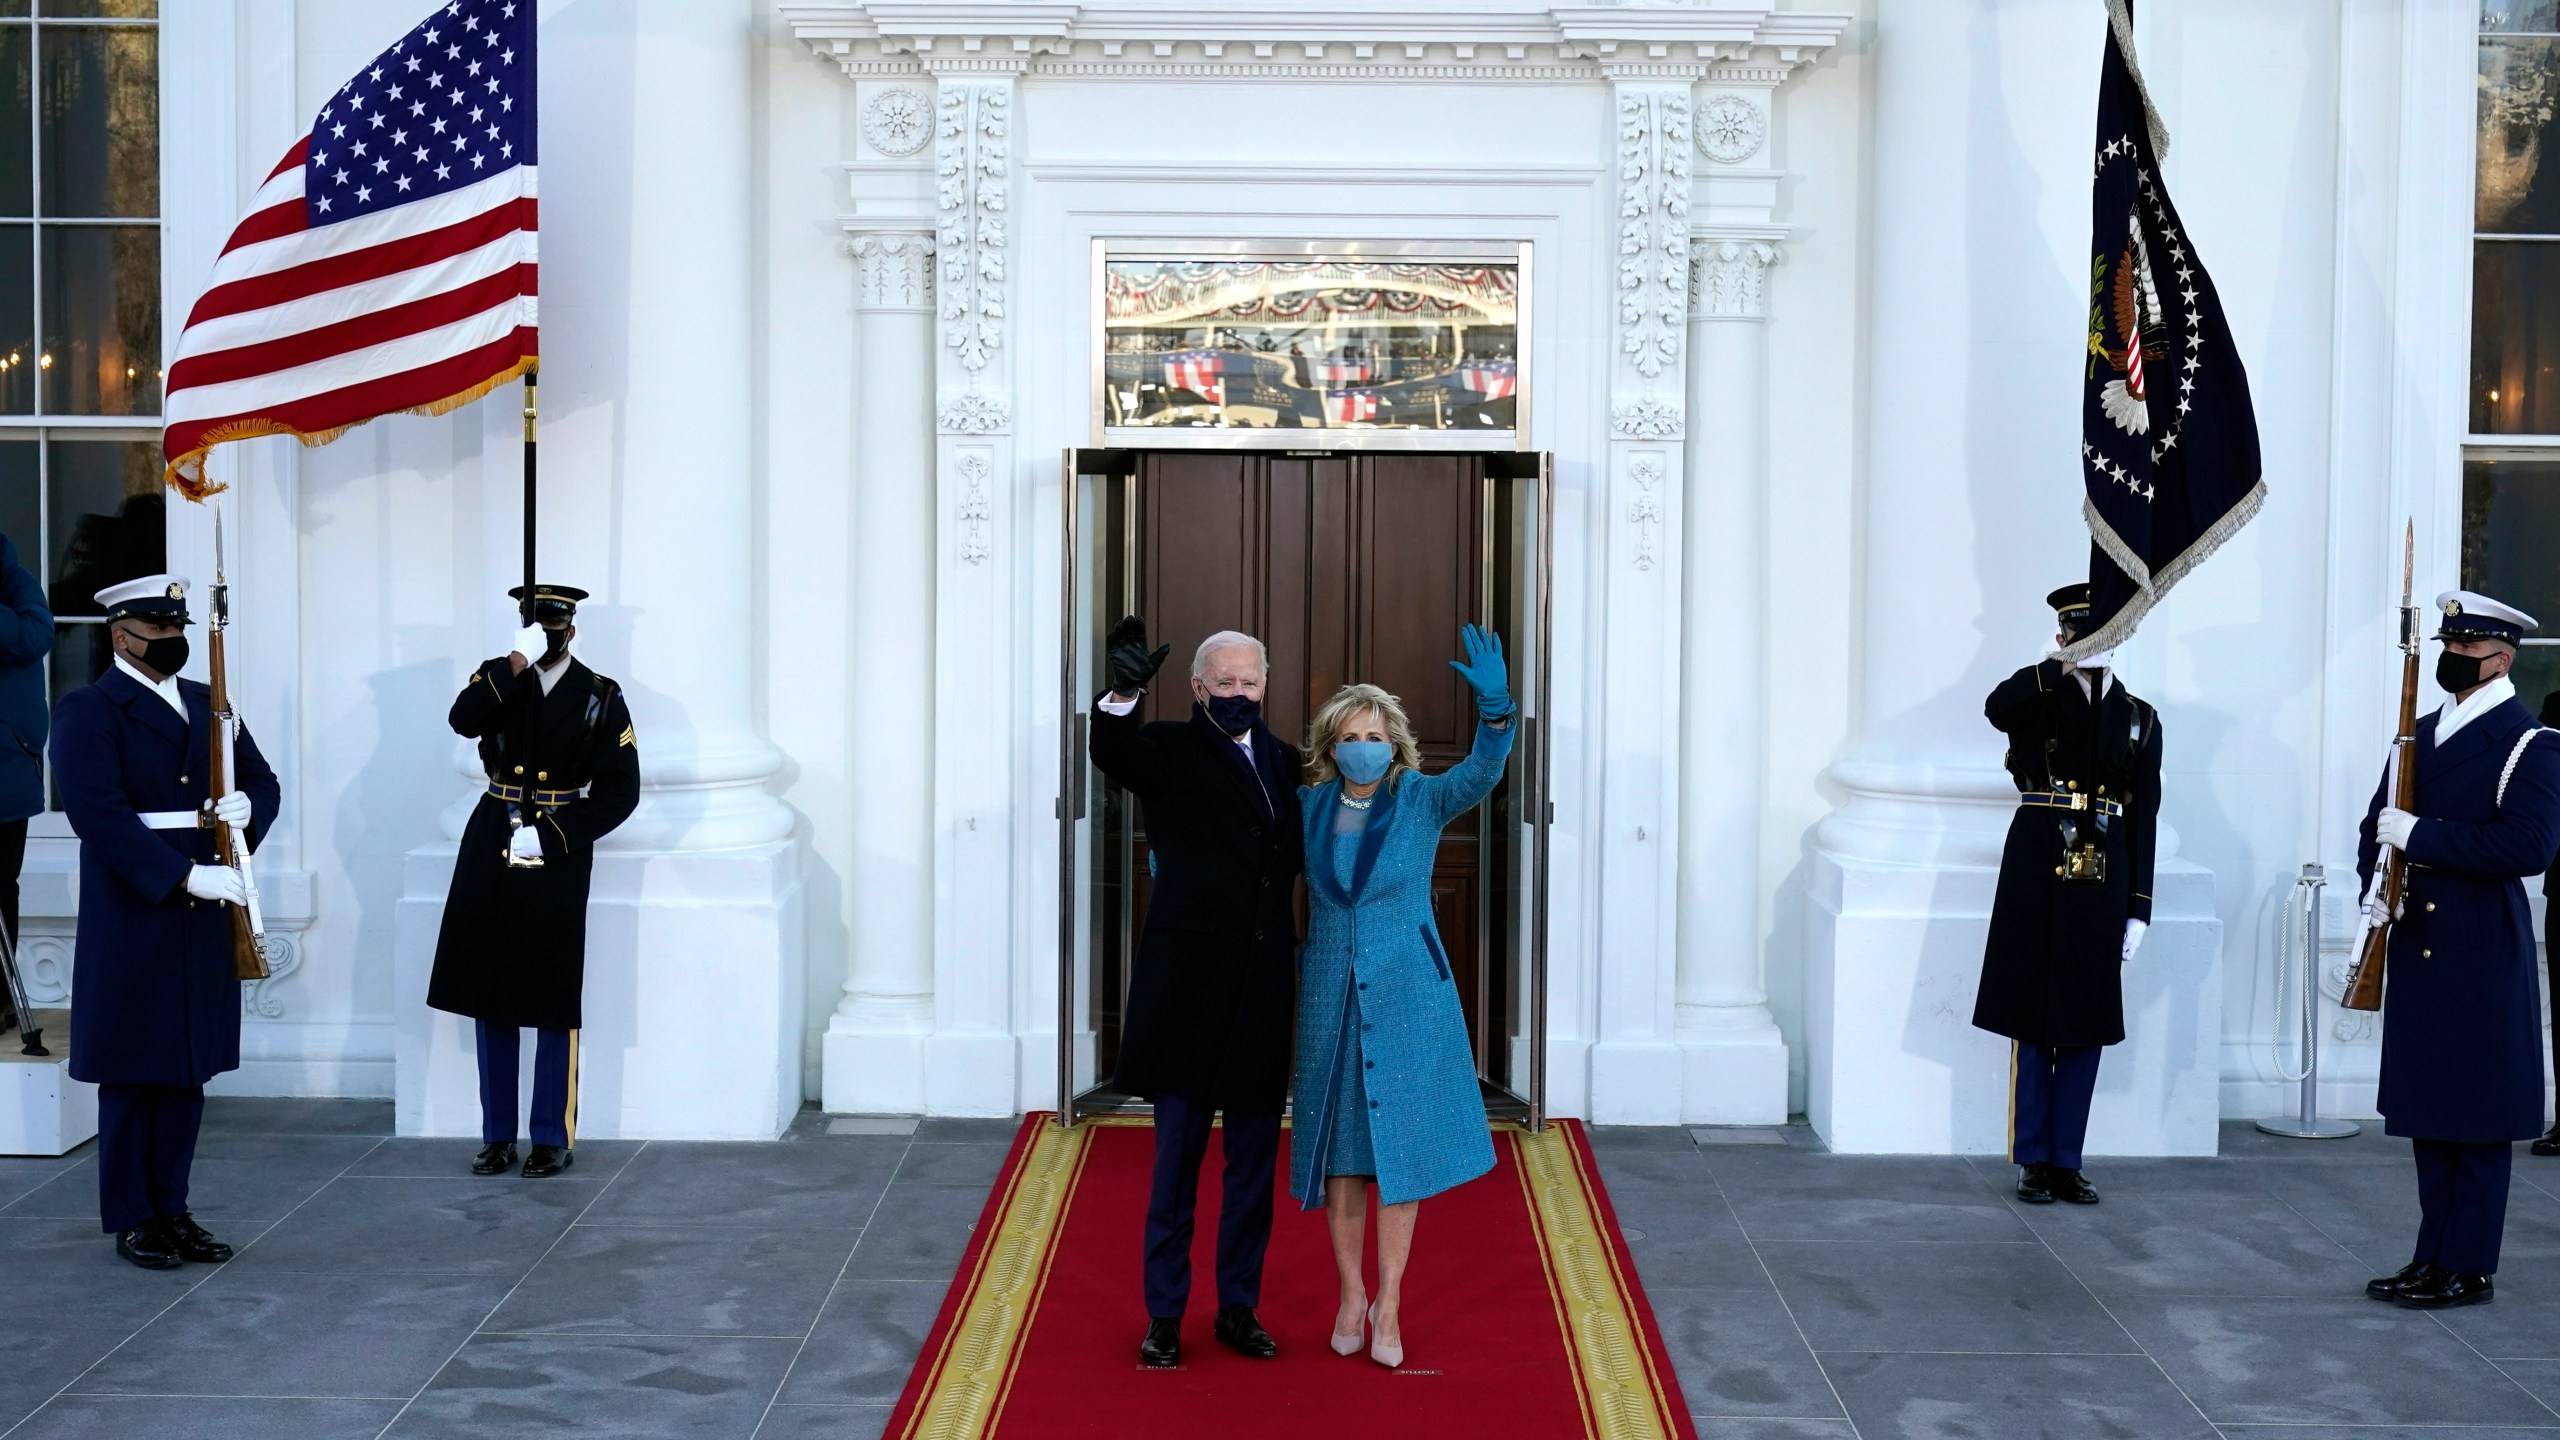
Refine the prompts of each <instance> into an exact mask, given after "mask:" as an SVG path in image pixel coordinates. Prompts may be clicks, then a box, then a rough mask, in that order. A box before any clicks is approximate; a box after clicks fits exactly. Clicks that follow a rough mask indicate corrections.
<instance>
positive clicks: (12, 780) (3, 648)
mask: <svg viewBox="0 0 2560 1440" xmlns="http://www.w3.org/2000/svg"><path fill="white" fill-rule="evenodd" d="M51 653H53V611H52V610H51V609H50V608H48V607H47V606H46V605H45V603H44V587H43V586H42V585H39V584H37V583H36V577H35V576H33V575H30V574H28V573H27V567H26V566H25V565H24V564H23V563H21V562H20V561H19V559H18V547H17V546H16V545H13V544H11V543H10V541H9V537H8V536H6V535H0V823H6V822H8V821H11V820H24V819H26V818H27V817H28V816H30V815H33V814H35V813H36V812H37V811H39V810H42V809H43V808H44V737H45V704H44V691H45V684H44V657H45V656H47V655H49V654H51Z"/></svg>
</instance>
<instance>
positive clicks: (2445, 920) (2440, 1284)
mask: <svg viewBox="0 0 2560 1440" xmlns="http://www.w3.org/2000/svg"><path fill="white" fill-rule="evenodd" d="M2436 608H2437V609H2438V610H2439V611H2441V612H2442V614H2443V617H2444V618H2443V622H2442V624H2441V625H2440V626H2439V628H2438V629H2437V631H2436V638H2437V639H2439V640H2442V641H2443V642H2444V647H2445V648H2444V652H2443V653H2442V654H2441V655H2439V656H2438V657H2437V660H2436V684H2437V686H2438V687H2439V688H2441V689H2442V690H2444V692H2445V693H2446V694H2447V695H2449V696H2451V697H2452V698H2451V699H2449V700H2447V701H2446V702H2445V704H2444V706H2443V708H2442V709H2440V710H2438V711H2437V712H2436V713H2435V714H2433V715H2429V716H2427V717H2426V718H2425V719H2422V720H2420V721H2419V722H2418V733H2417V743H2416V744H2415V745H2414V746H2413V747H2411V750H2412V753H2411V755H2410V763H2412V764H2414V765H2416V767H2417V797H2416V800H2415V801H2414V808H2413V809H2409V810H2401V809H2398V808H2396V807H2394V806H2393V805H2392V803H2391V801H2392V796H2391V794H2390V792H2389V790H2388V789H2387V788H2385V787H2387V786H2388V785H2389V783H2390V782H2389V777H2388V775H2387V774H2386V776H2385V779H2384V785H2383V786H2382V787H2376V789H2375V791H2374V796H2373V803H2372V804H2371V805H2369V806H2368V807H2366V811H2365V819H2364V824H2363V826H2362V828H2361V830H2360V831H2359V833H2358V837H2357V840H2358V843H2357V847H2356V868H2357V874H2358V876H2359V878H2361V879H2362V880H2363V881H2364V882H2365V884H2366V887H2367V889H2366V893H2367V894H2368V895H2370V894H2372V893H2373V892H2372V889H2371V885H2372V876H2373V871H2374V867H2375V865H2376V864H2377V863H2378V862H2379V861H2380V860H2381V858H2382V847H2384V846H2390V847H2392V848H2394V849H2397V850H2399V851H2400V852H2401V853H2402V854H2404V855H2406V856H2407V857H2408V860H2409V868H2408V874H2407V882H2406V884H2405V885H2404V886H2403V888H2402V891H2401V905H2400V913H2399V915H2398V917H2397V918H2396V919H2393V920H2392V921H2391V922H2390V923H2391V940H2390V945H2389V947H2388V950H2387V953H2386V955H2385V957H2384V966H2383V972H2382V984H2383V995H2382V1013H2383V1025H2382V1080H2381V1085H2380V1088H2379V1090H2378V1091H2377V1093H2376V1101H2377V1103H2378V1104H2379V1106H2380V1108H2381V1110H2382V1122H2383V1124H2382V1128H2383V1131H2384V1133H2386V1134H2390V1135H2402V1136H2406V1137H2408V1140H2409V1149H2410V1154H2411V1156H2412V1158H2413V1159H2414V1160H2415V1161H2416V1163H2417V1167H2418V1211H2419V1216H2420V1221H2419V1225H2418V1243H2417V1246H2416V1248H2415V1250H2414V1251H2413V1253H2412V1254H2411V1255H2410V1257H2409V1263H2408V1264H2407V1265H2405V1266H2403V1267H2402V1268H2401V1269H2400V1271H2399V1273H2397V1274H2395V1275H2389V1276H2385V1277H2383V1278H2382V1279H2379V1280H2376V1281H2374V1282H2373V1283H2372V1284H2370V1285H2367V1286H2366V1287H2365V1293H2366V1294H2368V1295H2371V1296H2372V1297H2373V1298H2375V1299H2377V1300H2396V1301H2398V1302H2400V1303H2401V1304H2403V1305H2408V1306H2413V1307H2416V1308H2419V1309H2440V1308H2444V1307H2447V1306H2455V1305H2476V1304H2479V1303H2480V1302H2482V1301H2484V1300H2487V1299H2489V1298H2490V1297H2491V1295H2492V1294H2493V1293H2494V1285H2493V1283H2492V1281H2491V1278H2490V1277H2491V1276H2493V1275H2495V1274H2496V1273H2497V1269H2498V1249H2499V1242H2500V1240H2501V1239H2502V1238H2503V1236H2504V1234H2505V1231H2506V1221H2507V1181H2508V1174H2509V1171H2510V1169H2511V1168H2512V1166H2513V1164H2514V1160H2515V1149H2514V1143H2515V1142H2516V1141H2518V1140H2529V1139H2532V1138H2533V1137H2534V1135H2536V1134H2537V1133H2539V1132H2540V1130H2541V1129H2542V1016H2541V1003H2540V1001H2541V997H2540V995H2539V993H2538V992H2539V990H2540V988H2541V987H2540V986H2539V984H2538V983H2537V982H2536V978H2535V975H2534V968H2535V967H2534V947H2533V941H2534V935H2533V908H2532V905H2531V902H2529V901H2528V900H2527V899H2526V897H2525V893H2524V877H2525V876H2528V875H2539V874H2541V873H2543V872H2544V871H2545V870H2547V869H2548V868H2549V867H2550V865H2551V861H2552V856H2553V853H2554V851H2555V850H2560V735H2552V734H2548V733H2545V732H2544V731H2543V730H2542V728H2541V727H2540V726H2538V725H2536V724H2535V723H2534V719H2533V712H2532V711H2531V710H2528V709H2526V708H2525V705H2524V702H2522V701H2520V700H2518V699H2517V698H2516V693H2515V682H2514V681H2512V680H2510V679H2508V678H2507V676H2508V672H2509V671H2510V670H2512V669H2513V668H2514V666H2515V657H2516V642H2517V641H2519V640H2521V639H2522V638H2523V637H2524V633H2525V632H2526V631H2527V630H2530V629H2532V628H2533V625H2534V620H2533V617H2532V616H2530V615H2527V614H2525V613H2524V612H2523V611H2521V610H2518V609H2516V608H2514V607H2513V606H2510V605H2503V604H2500V603H2499V602H2498V601H2496V600H2492V599H2490V598H2489V597H2488V596H2485V595H2479V594H2475V593H2473V592H2471V591H2468V590H2455V591H2450V592H2448V593H2446V594H2443V595H2439V596H2437V597H2436ZM2371 903H2372V904H2373V906H2374V908H2375V909H2376V910H2377V911H2378V910H2379V909H2380V906H2381V901H2380V899H2379V897H2378V896H2377V897H2376V898H2374V899H2373V900H2372V902H2371ZM2382 918H2384V917H2382V916H2380V915H2378V914H2377V915H2374V916H2369V917H2368V919H2369V921H2373V922H2379V921H2380V920H2381V919H2382Z"/></svg>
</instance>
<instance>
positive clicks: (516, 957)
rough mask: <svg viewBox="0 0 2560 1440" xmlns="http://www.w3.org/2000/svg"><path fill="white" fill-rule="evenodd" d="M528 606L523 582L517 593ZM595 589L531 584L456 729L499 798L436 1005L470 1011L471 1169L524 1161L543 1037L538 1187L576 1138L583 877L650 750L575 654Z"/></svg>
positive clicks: (463, 861)
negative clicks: (506, 648)
mask: <svg viewBox="0 0 2560 1440" xmlns="http://www.w3.org/2000/svg"><path fill="white" fill-rule="evenodd" d="M507 594H508V596H509V598H511V599H515V600H517V601H522V600H523V598H524V589H523V587H522V586H518V587H517V588H515V589H513V590H510V591H508V592H507ZM586 598H587V592H586V591H584V590H576V589H572V588H570V587H569V586H566V585H537V586H535V587H534V599H533V619H534V623H533V624H530V625H527V626H525V627H524V629H523V630H521V631H519V632H517V635H516V641H515V648H514V649H513V650H512V651H510V652H509V653H507V654H505V655H500V656H498V657H496V658H495V659H492V660H488V661H484V662H482V664H481V665H480V668H479V669H477V670H475V671H473V672H472V675H471V678H470V679H469V680H467V681H465V682H464V683H463V686H462V693H461V694H460V695H458V696H456V697H455V698H454V702H453V711H452V714H451V716H450V718H451V721H452V724H453V728H454V733H456V734H459V735H464V736H468V737H470V738H471V739H473V740H477V741H479V742H480V764H481V767H482V768H483V769H484V770H486V771H487V772H488V775H489V792H488V793H487V794H486V795H483V796H481V797H480V803H479V805H478V807H477V808H475V809H474V810H473V811H472V812H471V820H470V823H469V824H467V825H465V826H464V827H463V831H462V848H461V851H460V853H458V854H457V855H455V857H454V861H453V889H452V891H451V893H450V894H448V895H447V896H446V899H445V906H444V930H443V933H442V934H440V935H439V936H438V937H437V939H436V964H435V971H434V974H433V975H432V977H431V978H430V979H429V980H428V982H427V1003H428V1004H429V1005H431V1006H434V1007H435V1008H436V1009H438V1010H445V1011H450V1012H451V1013H453V1014H456V1015H467V1016H469V1017H470V1018H471V1021H472V1032H473V1036H474V1039H475V1041H476V1044H477V1046H478V1049H479V1056H480V1140H481V1143H482V1145H483V1147H484V1148H483V1149H482V1150H481V1151H480V1154H479V1156H478V1157H477V1158H475V1159H474V1160H473V1161H472V1162H471V1173H472V1174H474V1175H503V1174H505V1173H507V1172H508V1171H510V1170H512V1169H514V1168H515V1165H516V1135H517V1129H516V1095H517V1086H516V1076H517V1067H518V1065H519V1064H520V1063H521V1059H522V1055H523V1048H524V1042H523V1037H522V1036H521V1035H520V1034H518V1032H519V1031H520V1030H525V1029H530V1030H532V1031H533V1032H534V1033H535V1042H534V1059H533V1110H532V1115H531V1118H530V1122H529V1126H528V1128H529V1130H530V1132H531V1138H532V1141H533V1148H532V1149H531V1150H530V1151H528V1152H526V1154H525V1156H524V1174H525V1176H526V1178H528V1179H540V1178H542V1177H543V1176H546V1175H557V1174H559V1173H560V1172H561V1171H562V1170H565V1169H567V1168H568V1167H569V1165H570V1163H571V1161H572V1160H573V1159H574V1156H573V1155H572V1154H571V1151H570V1146H571V1144H572V1143H573V1142H574V1141H575V1140H576V1138H577V1119H578V1026H579V1018H580V1017H579V1004H580V997H581V995H582V993H583V991H584V987H585V979H586V963H587V883H588V880H589V878H590V876H591V875H592V874H593V872H594V868H595V846H596V842H597V841H598V840H601V839H603V838H604V837H605V836H607V835H609V834H611V833H613V829H614V827H615V826H617V825H620V824H621V823H622V822H623V821H624V820H626V819H629V818H630V816H631V811H632V808H633V807H634V806H636V805H638V804H639V803H640V751H639V748H638V741H637V740H636V739H635V738H634V736H633V735H632V731H631V711H630V709H629V708H628V707H627V706H625V705H624V703H623V699H622V687H621V686H619V685H617V684H615V683H614V682H613V681H611V680H608V679H606V678H605V677H604V676H602V675H599V674H597V673H596V672H594V671H593V670H590V669H588V668H587V667H586V665H585V663H584V662H582V661H580V660H579V659H578V658H577V657H575V656H573V655H571V654H570V653H569V645H570V642H571V641H573V640H575V639H576V638H577V635H578V627H577V624H576V620H577V615H578V602H579V601H581V600H584V599H586Z"/></svg>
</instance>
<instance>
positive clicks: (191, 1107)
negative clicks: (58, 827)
mask: <svg viewBox="0 0 2560 1440" xmlns="http://www.w3.org/2000/svg"><path fill="white" fill-rule="evenodd" d="M186 586H187V582H186V581H185V580H183V579H181V578H179V577H177V576H174V575H151V576H145V577H143V578H142V579H139V580H134V581H130V582H128V583H125V584H122V585H115V586H110V587H109V588H107V589H105V590H102V591H100V592H98V604H99V606H100V607H101V608H103V609H104V611H105V612H106V615H107V620H108V636H109V643H111V644H112V645H113V646H114V647H115V649H114V654H115V659H114V660H113V661H112V662H111V663H110V664H109V666H108V668H107V671H106V673H104V674H102V675H100V676H99V677H98V679H97V681H96V682H95V683H94V684H90V685H84V686H82V687H81V688H79V689H77V690H74V691H72V692H70V693H69V694H67V695H64V696H63V697H62V703H61V704H59V705H58V706H56V707H55V708H54V715H53V752H52V753H53V774H54V783H55V784H56V785H58V786H59V787H60V788H61V792H62V809H63V813H64V814H65V816H67V817H68V818H69V820H70V822H71V830H72V833H73V834H75V835H78V836H79V837H80V931H79V937H78V939H76V940H75V941H74V942H73V946H72V962H71V1077H72V1078H73V1079H75V1080H86V1081H89V1082H91V1083H93V1084H95V1085H96V1086H97V1087H98V1215H99V1219H100V1220H101V1221H102V1222H103V1223H104V1225H105V1227H106V1230H107V1233H109V1234H111V1235H113V1236H115V1237H116V1253H117V1254H119V1255H122V1256H123V1257H124V1258H126V1259H127V1260H130V1261H132V1262H133V1263H134V1264H136V1265H140V1266H142V1267H143V1268H144V1269H147V1270H166V1269H169V1268H171V1267H172V1266H175V1265H178V1264H181V1263H183V1262H185V1261H189V1260H193V1261H197V1262H200V1263H207V1264H211V1263H217V1262H220V1261H224V1260H228V1259H230V1258H231V1247H230V1246H228V1245H225V1244H223V1243H222V1242H221V1241H219V1240H216V1239H214V1238H213V1236H212V1235H211V1234H209V1233H207V1232H206V1230H205V1228H204V1227H203V1226H201V1225H199V1224H197V1223H196V1221H195V1217H194V1215H193V1214H191V1213H190V1212H189V1210H188V1208H187V1183H188V1179H189V1175H190V1172H191V1171H192V1170H193V1168H194V1166H195V1153H196V1131H197V1129H198V1127H199V1126H200V1125H201V1124H202V1123H203V1120H204V1086H205V1082H206V1081H208V1080H211V1079H212V1078H213V1077H214V1076H216V1075H219V1074H221V1073H223V1072H224V1071H226V1070H236V1069H238V1068H239V1066H240V980H239V972H238V971H237V970H236V969H234V968H233V962H232V952H231V943H232V942H231V925H232V921H231V913H230V910H229V908H228V907H229V906H231V905H236V904H240V903H243V902H244V901H246V900H247V898H248V893H249V892H248V886H247V883H246V881H245V879H244V878H243V877H242V875H241V873H240V872H239V871H238V870H236V869H234V868H232V867H230V866H226V865H218V864H215V863H214V831H213V828H212V826H213V821H214V819H216V818H219V819H220V820H221V821H222V822H223V823H225V824H229V825H232V826H236V827H238V828H239V830H240V832H241V833H242V835H243V837H244V838H245V840H246V842H247V844H248V846H249V848H250V850H251V851H252V852H253V853H254V852H255V851H256V849H257V846H258V842H259V841H261V840H262V839H264V838H265V836H266V832H267V828H268V827H269V826H271V825H273V824H274V823H275V819H276V814H277V811H278V810H279V809H280V808H281V797H280V796H279V794H278V791H277V786H276V776H275V772H274V771H273V770H270V769H268V768H267V762H266V757H264V756H262V755H260V754H259V753H258V745H257V742H256V741H255V740H252V739H251V738H249V733H248V731H247V730H245V729H243V730H242V731H240V733H239V735H238V738H237V739H236V740H235V741H234V744H233V748H232V756H231V763H232V772H231V777H230V778H231V788H230V789H229V790H227V791H226V792H225V793H224V794H222V795H220V796H216V795H214V794H212V793H211V786H210V783H209V782H210V779H211V773H210V771H209V769H208V767H207V762H208V761H209V760H210V759H211V757H212V753H213V733H214V731H213V695H212V692H211V691H210V690H208V689H206V688H205V687H204V686H203V685H200V684H198V683H197V682H195V681H193V680H181V679H179V678H178V671H179V669H180V668H182V667H183V666H184V665H185V664H186V663H187V636H186V629H185V627H186V626H187V625H188V624H189V623H190V621H189V618H188V615H187V598H186V597H187V589H186Z"/></svg>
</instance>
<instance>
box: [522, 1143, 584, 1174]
mask: <svg viewBox="0 0 2560 1440" xmlns="http://www.w3.org/2000/svg"><path fill="white" fill-rule="evenodd" d="M577 1163H578V1157H577V1156H575V1155H573V1154H571V1153H569V1152H568V1151H567V1150H566V1149H563V1148H562V1147H560V1146H558V1145H536V1146H534V1147H533V1148H532V1149H530V1150H527V1151H526V1152H524V1178H526V1179H527V1180H545V1179H549V1178H550V1177H551V1176H554V1175H557V1174H559V1173H560V1172H561V1171H563V1170H566V1169H568V1168H569V1167H570V1166H572V1165H575V1164H577Z"/></svg>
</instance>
